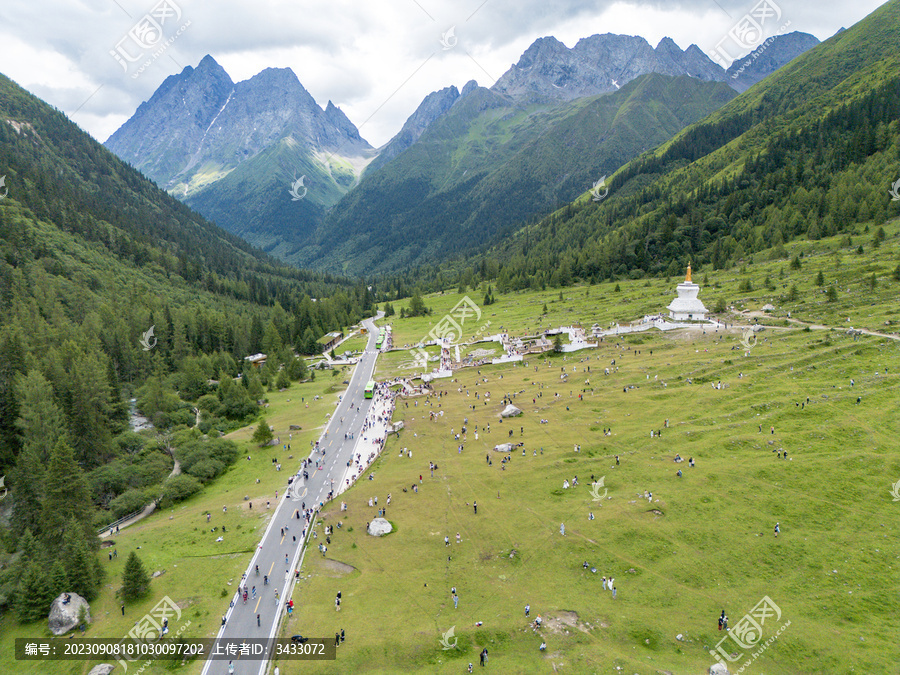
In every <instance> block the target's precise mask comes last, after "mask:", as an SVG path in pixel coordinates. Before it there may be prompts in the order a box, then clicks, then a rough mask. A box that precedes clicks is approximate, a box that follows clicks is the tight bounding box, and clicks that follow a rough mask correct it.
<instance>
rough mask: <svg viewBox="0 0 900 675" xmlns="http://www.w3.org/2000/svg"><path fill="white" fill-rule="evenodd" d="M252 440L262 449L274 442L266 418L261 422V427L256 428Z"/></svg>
mask: <svg viewBox="0 0 900 675" xmlns="http://www.w3.org/2000/svg"><path fill="white" fill-rule="evenodd" d="M250 440H251V441H253V442H254V443H257V444H259V446H260V447H262V446H264V445H266V444H267V443H268V442H269V441H271V440H272V430H271V429H270V428H269V423H268V422H267V421H266V418H265V417H263V418H262V419H261V420H260V421H259V426H258V427H256V431H254V432H253V436H252V437H251V438H250Z"/></svg>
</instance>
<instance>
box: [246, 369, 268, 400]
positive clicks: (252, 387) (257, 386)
mask: <svg viewBox="0 0 900 675" xmlns="http://www.w3.org/2000/svg"><path fill="white" fill-rule="evenodd" d="M247 380H248V383H247V395H248V396H250V398H251V400H253V401H261V400H262V399H264V398H265V397H266V390H265V389H263V386H262V382H260V380H259V375H258V374H257V373H250V375H249V376H248V378H247Z"/></svg>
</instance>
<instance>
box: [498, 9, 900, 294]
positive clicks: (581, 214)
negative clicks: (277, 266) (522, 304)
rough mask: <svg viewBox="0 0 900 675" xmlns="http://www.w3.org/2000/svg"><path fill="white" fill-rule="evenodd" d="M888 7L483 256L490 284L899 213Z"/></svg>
mask: <svg viewBox="0 0 900 675" xmlns="http://www.w3.org/2000/svg"><path fill="white" fill-rule="evenodd" d="M898 54H900V2H896V1H895V2H890V3H888V4H886V5H884V6H882V7H881V8H879V9H878V10H876V11H875V12H874V13H873V14H871V15H870V16H869V17H867V18H866V19H864V20H863V21H862V22H860V23H859V24H857V25H855V26H853V27H852V28H850V29H849V30H847V31H844V32H841V33H839V34H838V35H836V36H834V37H833V38H831V39H830V40H828V41H826V42H824V43H822V44H821V45H819V46H818V47H816V48H814V49H812V50H810V51H808V52H807V53H805V54H803V55H802V56H800V57H798V58H797V59H796V60H794V61H793V62H791V63H790V64H789V65H787V66H785V67H784V68H782V69H781V70H779V71H778V72H777V73H775V74H773V75H772V76H770V77H769V78H767V79H766V80H765V81H764V82H761V83H759V84H758V85H756V86H754V87H753V88H751V89H750V90H748V91H747V92H745V93H744V94H742V95H741V96H739V97H738V98H736V99H734V100H733V101H732V102H731V103H729V104H728V105H726V106H724V107H723V108H721V109H720V110H718V111H717V112H715V113H713V114H712V115H710V116H709V117H708V118H706V119H704V120H703V121H701V122H698V123H697V124H695V125H692V126H690V127H688V128H687V129H685V130H684V131H683V132H681V133H680V134H678V135H676V136H675V137H674V138H673V139H672V140H671V141H669V142H667V143H665V144H663V145H662V146H661V147H660V148H658V149H656V150H655V151H653V152H650V153H646V154H645V155H643V156H641V157H639V158H638V159H636V160H634V161H632V162H630V163H628V164H626V165H625V166H623V167H622V168H621V169H620V170H619V171H618V172H617V173H616V174H615V175H614V176H613V177H612V179H611V181H609V182H608V186H609V195H608V196H607V198H606V199H604V200H603V201H601V202H599V203H598V202H596V201H593V200H592V199H591V195H590V194H585V195H583V196H582V197H581V198H579V199H578V200H576V201H575V202H573V203H572V204H570V205H568V206H566V207H565V208H563V209H560V210H558V211H556V212H555V213H553V214H551V215H550V216H548V217H547V218H545V219H543V220H542V221H541V222H540V223H537V224H535V225H532V226H527V227H524V228H522V229H521V230H520V231H519V232H518V233H517V235H516V237H514V238H511V239H509V240H507V241H504V242H502V243H501V244H499V245H498V246H497V247H496V248H495V249H494V250H492V251H491V252H490V253H489V254H488V256H487V257H488V258H489V259H491V258H493V259H496V260H502V261H505V262H504V264H503V265H502V269H501V270H500V271H499V274H498V278H497V289H498V290H500V291H503V290H506V289H512V288H524V287H529V286H531V287H534V286H538V287H539V286H542V285H545V284H550V285H565V284H568V283H571V282H572V281H573V280H576V279H579V278H580V279H603V278H609V277H621V276H641V275H644V274H661V273H669V274H675V273H676V272H677V271H679V270H680V269H681V268H682V267H683V266H684V264H685V263H686V262H687V261H688V260H691V261H692V262H693V263H694V265H695V267H696V266H702V265H713V266H715V267H722V266H726V265H729V264H733V263H734V262H736V261H739V260H744V261H746V260H749V259H752V257H753V255H754V254H755V253H757V252H758V251H760V250H762V249H766V248H770V247H774V249H775V252H776V255H778V254H779V252H780V250H781V249H780V247H779V244H780V243H783V242H786V241H788V240H790V239H794V238H797V237H809V238H811V239H816V238H818V237H821V236H824V235H833V234H835V233H840V232H843V231H845V230H846V229H848V228H850V227H851V226H854V225H855V224H856V223H867V224H868V223H871V224H873V225H875V226H877V225H878V224H880V223H882V222H884V220H885V219H887V218H889V217H893V216H895V215H897V213H898V208H897V206H898V202H897V201H892V197H891V194H890V192H889V191H890V189H891V186H892V184H893V183H894V182H895V181H896V180H897V179H898V178H900V56H898Z"/></svg>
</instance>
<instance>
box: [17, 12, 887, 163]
mask: <svg viewBox="0 0 900 675" xmlns="http://www.w3.org/2000/svg"><path fill="white" fill-rule="evenodd" d="M763 1H765V2H769V3H773V4H774V3H777V10H778V11H780V13H781V16H780V18H779V17H777V16H775V10H772V11H770V12H768V13H767V14H768V16H769V18H768V19H767V20H766V21H764V25H763V30H764V32H765V34H766V35H772V34H775V33H777V32H778V29H779V28H780V27H781V26H783V25H784V24H787V23H788V22H790V25H789V26H788V28H787V31H788V32H789V31H794V30H798V31H804V32H807V33H812V34H813V35H815V36H816V37H817V38H819V39H820V40H824V39H826V38H828V37H830V36H831V35H833V34H834V33H835V32H836V31H837V30H838V29H839V28H841V27H842V26H843V27H849V26H851V25H852V24H854V23H856V22H857V21H859V20H860V19H862V18H863V17H865V16H866V15H867V14H869V13H870V12H872V11H873V10H874V9H875V8H876V7H878V6H879V5H881V4H882V2H883V0H856V1H855V2H845V1H841V2H838V1H837V0H820V1H819V2H816V3H812V2H808V1H802V0H763ZM758 2H759V0H750V1H749V2H744V1H743V0H682V1H680V2H679V0H671V1H669V2H661V1H659V2H657V1H653V0H634V1H631V2H613V3H602V2H589V1H587V0H553V1H552V2H551V1H548V0H516V1H515V2H513V1H512V0H453V1H451V0H356V1H355V2H351V1H350V0H328V1H327V2H311V1H309V0H299V1H298V0H292V1H290V2H287V1H279V0H253V1H252V2H248V1H247V0H242V1H238V0H204V1H202V2H201V0H3V3H2V5H0V72H2V73H3V74H4V75H6V76H8V77H11V78H12V79H13V80H15V81H16V82H17V83H18V84H20V85H21V86H23V87H25V88H26V89H28V90H29V91H31V92H33V93H35V94H36V95H38V96H40V97H41V98H42V99H44V100H45V101H47V102H49V103H51V104H52V105H54V106H56V107H57V108H59V109H60V110H62V111H63V112H65V113H66V114H67V115H68V116H69V117H70V118H71V119H73V120H74V121H75V122H77V123H78V124H79V125H80V126H81V127H82V128H84V129H85V130H87V131H88V132H89V133H91V134H92V135H93V136H94V137H95V138H97V140H99V141H105V140H106V139H107V138H108V137H109V135H110V134H111V133H112V132H113V131H115V130H116V129H117V128H118V127H119V126H120V125H121V124H122V123H123V122H124V121H125V120H126V119H128V118H129V117H130V116H131V115H132V114H133V113H134V111H135V109H136V108H137V106H139V105H140V104H141V102H142V101H145V100H147V99H148V98H149V97H150V96H151V95H152V94H153V92H154V91H155V90H156V88H157V87H158V86H159V85H160V84H161V83H162V81H163V80H164V79H165V78H166V77H168V76H169V75H172V74H175V73H178V72H180V71H181V70H182V69H183V68H184V67H185V66H196V65H197V63H198V62H199V61H200V59H202V58H203V56H205V55H206V54H211V55H212V56H213V57H214V58H215V59H216V61H218V62H219V63H220V64H221V65H222V66H223V67H224V68H225V70H226V71H227V72H228V74H229V75H230V76H231V78H232V79H233V80H234V81H235V82H238V81H241V80H245V79H248V78H250V77H252V76H253V75H255V74H256V73H258V72H259V71H261V70H263V69H264V68H268V67H289V68H291V69H292V70H293V71H294V72H295V73H296V74H297V77H298V78H299V79H300V82H302V83H303V85H304V86H305V87H306V89H307V90H309V92H310V93H311V94H312V95H313V97H314V98H315V99H316V101H317V102H318V103H319V104H320V105H321V106H323V107H324V106H325V104H326V103H327V102H328V100H329V99H330V100H332V101H333V102H334V103H335V104H336V105H338V106H339V107H340V108H341V109H342V110H343V111H344V112H345V113H346V114H347V116H348V117H349V118H350V120H351V121H352V122H353V123H354V124H356V125H357V127H359V128H360V133H361V135H362V136H363V137H364V138H365V139H366V140H368V141H369V142H370V143H372V145H375V146H380V145H382V144H383V143H385V142H386V141H388V140H389V139H390V138H391V136H393V135H394V134H395V133H396V132H397V131H398V130H399V129H400V127H401V126H402V124H403V122H404V121H405V119H406V118H407V117H408V116H409V115H410V114H411V113H412V112H413V110H415V108H416V106H418V104H419V103H420V102H421V100H422V98H424V97H425V95H427V94H428V93H430V92H432V91H434V90H436V89H441V88H443V87H446V86H449V85H451V84H452V85H456V86H457V88H462V86H463V85H464V84H465V83H466V82H467V81H469V80H472V79H474V80H477V81H478V83H479V84H480V85H482V86H491V85H492V84H493V83H494V81H496V79H497V78H498V77H500V75H502V74H503V73H504V72H505V71H506V70H507V69H508V68H509V67H510V65H512V64H513V63H515V62H516V61H518V59H519V57H520V56H521V54H522V52H524V51H525V49H527V47H528V46H529V45H530V44H531V43H532V42H533V41H534V40H535V39H537V38H539V37H543V36H547V35H553V36H554V37H556V38H557V39H559V40H561V41H562V42H563V43H565V44H566V45H567V46H568V47H572V46H573V45H574V44H575V43H576V42H577V41H578V39H579V38H582V37H587V36H589V35H593V34H595V33H621V34H628V35H639V36H641V37H643V38H645V39H646V40H647V41H648V42H649V43H650V44H651V45H652V46H654V47H655V46H656V45H657V43H658V42H659V41H660V39H662V38H663V37H666V36H668V37H671V38H672V39H673V40H675V42H676V43H677V44H678V45H679V46H680V47H681V48H682V49H684V48H686V47H688V45H690V44H692V43H694V44H696V45H697V46H699V47H700V48H701V49H702V50H703V51H704V52H705V53H707V54H712V53H713V52H714V51H715V49H716V46H717V44H720V43H721V46H722V47H723V49H725V51H726V52H727V53H728V54H731V55H733V56H738V52H739V48H738V47H737V46H736V45H735V43H734V42H733V41H731V38H728V39H726V40H725V42H721V41H722V40H723V38H726V37H727V36H728V34H729V30H730V29H732V28H733V27H734V26H735V25H736V24H738V23H739V22H740V21H741V19H742V18H743V17H745V16H746V15H747V14H748V13H752V12H751V10H753V8H754V7H755V6H757V3H758ZM148 16H149V17H150V20H149V21H148V20H147V19H146V17H148ZM154 22H155V23H154ZM157 27H158V30H159V31H161V34H162V39H161V40H160V39H159V37H160V36H159V34H158V33H157V32H156V31H157ZM451 28H452V29H453V31H452V33H449V32H448V31H449V30H450V29H451ZM442 36H443V43H442ZM163 44H168V46H167V47H166V48H165V49H160V45H163ZM746 51H749V50H744V53H746ZM155 52H158V53H157V54H156V56H155V57H154V53H155ZM142 64H146V65H144V66H143V67H141V65H142Z"/></svg>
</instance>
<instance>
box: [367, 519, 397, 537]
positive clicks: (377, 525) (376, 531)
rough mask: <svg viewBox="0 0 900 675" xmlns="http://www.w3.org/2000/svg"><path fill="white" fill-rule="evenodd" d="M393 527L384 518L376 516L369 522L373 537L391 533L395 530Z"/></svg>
mask: <svg viewBox="0 0 900 675" xmlns="http://www.w3.org/2000/svg"><path fill="white" fill-rule="evenodd" d="M393 529H394V528H393V527H391V524H390V523H389V522H388V521H387V520H386V519H384V518H376V519H375V520H373V521H372V522H371V523H369V530H368V532H369V534H371V535H372V536H373V537H383V536H384V535H386V534H390V533H391V532H392V531H393Z"/></svg>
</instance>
